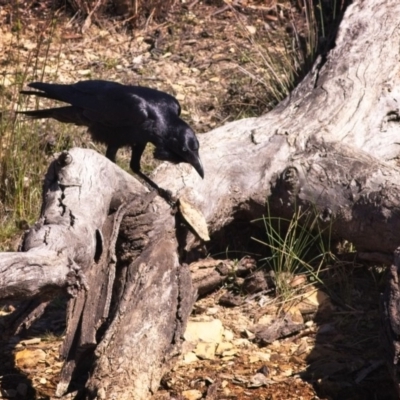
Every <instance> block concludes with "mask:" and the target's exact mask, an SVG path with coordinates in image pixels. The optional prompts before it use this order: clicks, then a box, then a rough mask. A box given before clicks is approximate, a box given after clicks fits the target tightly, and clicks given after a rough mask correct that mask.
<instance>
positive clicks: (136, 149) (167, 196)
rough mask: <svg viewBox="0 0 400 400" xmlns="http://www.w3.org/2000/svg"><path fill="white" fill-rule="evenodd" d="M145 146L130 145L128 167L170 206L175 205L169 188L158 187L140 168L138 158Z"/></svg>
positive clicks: (142, 144) (140, 144) (139, 144)
mask: <svg viewBox="0 0 400 400" xmlns="http://www.w3.org/2000/svg"><path fill="white" fill-rule="evenodd" d="M145 147H146V143H137V144H135V145H133V146H132V155H131V162H130V167H131V170H132V171H133V172H134V173H135V174H136V175H138V176H139V177H140V178H142V179H143V180H144V181H145V182H146V183H147V184H148V185H149V186H150V188H152V189H155V190H157V193H158V194H159V195H160V196H161V197H162V198H163V199H164V200H165V201H166V202H167V203H168V204H169V205H171V206H173V205H175V203H176V201H175V200H174V199H173V197H172V193H171V192H170V191H169V190H165V189H163V188H160V186H158V185H157V183H155V182H154V181H153V180H151V179H150V178H149V177H148V176H147V175H145V174H144V173H143V172H142V171H141V170H140V158H141V157H142V154H143V151H144V149H145Z"/></svg>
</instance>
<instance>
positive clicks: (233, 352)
mask: <svg viewBox="0 0 400 400" xmlns="http://www.w3.org/2000/svg"><path fill="white" fill-rule="evenodd" d="M237 353H238V351H237V350H236V349H231V350H225V351H224V352H223V353H222V355H223V356H224V359H226V357H232V356H234V355H236V354H237Z"/></svg>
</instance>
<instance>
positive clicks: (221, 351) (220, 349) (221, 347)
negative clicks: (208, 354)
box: [215, 342, 233, 356]
mask: <svg viewBox="0 0 400 400" xmlns="http://www.w3.org/2000/svg"><path fill="white" fill-rule="evenodd" d="M232 348H233V344H232V343H229V342H222V343H219V344H218V346H217V350H215V354H217V355H218V356H220V355H225V351H227V350H232Z"/></svg>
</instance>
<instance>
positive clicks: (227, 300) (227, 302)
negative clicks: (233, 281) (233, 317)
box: [218, 292, 243, 307]
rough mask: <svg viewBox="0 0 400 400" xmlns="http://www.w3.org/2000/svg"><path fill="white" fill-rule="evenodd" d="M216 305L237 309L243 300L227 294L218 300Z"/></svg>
mask: <svg viewBox="0 0 400 400" xmlns="http://www.w3.org/2000/svg"><path fill="white" fill-rule="evenodd" d="M218 303H219V304H221V305H222V306H225V307H237V306H240V305H241V304H242V303H243V298H242V297H241V296H238V295H236V296H235V295H234V294H232V293H229V292H227V293H225V294H224V295H223V296H221V297H220V298H219V300H218Z"/></svg>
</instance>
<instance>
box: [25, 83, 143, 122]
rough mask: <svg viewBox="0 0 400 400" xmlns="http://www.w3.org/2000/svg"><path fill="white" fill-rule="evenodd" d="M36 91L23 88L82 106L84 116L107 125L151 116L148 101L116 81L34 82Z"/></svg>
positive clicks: (31, 85) (46, 96)
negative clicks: (63, 83)
mask: <svg viewBox="0 0 400 400" xmlns="http://www.w3.org/2000/svg"><path fill="white" fill-rule="evenodd" d="M28 86H29V87H32V88H34V89H38V90H39V91H40V92H36V91H22V92H21V93H23V94H33V95H36V96H39V97H45V98H49V99H54V100H59V101H62V102H64V103H69V104H71V106H73V107H77V108H79V109H81V110H82V116H83V117H84V118H86V119H88V125H90V122H96V123H99V124H103V125H106V126H116V127H120V126H129V125H132V124H138V123H139V124H140V123H141V122H143V121H144V120H146V119H147V118H148V109H147V108H148V107H147V102H146V100H145V99H143V98H142V97H140V96H137V95H136V94H135V93H134V92H132V91H130V90H127V89H129V86H124V85H121V84H119V83H115V82H107V81H82V82H78V83H75V84H73V85H61V84H51V83H43V82H33V83H30V84H29V85H28Z"/></svg>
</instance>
